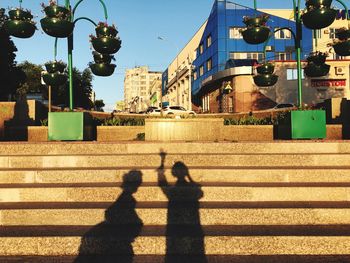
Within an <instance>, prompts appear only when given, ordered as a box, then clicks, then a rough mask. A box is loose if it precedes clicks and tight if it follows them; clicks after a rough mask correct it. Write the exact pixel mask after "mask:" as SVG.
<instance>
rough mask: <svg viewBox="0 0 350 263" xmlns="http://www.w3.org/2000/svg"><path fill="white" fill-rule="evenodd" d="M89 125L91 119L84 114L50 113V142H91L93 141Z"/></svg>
mask: <svg viewBox="0 0 350 263" xmlns="http://www.w3.org/2000/svg"><path fill="white" fill-rule="evenodd" d="M89 124H91V117H90V116H89V114H87V113H84V112H50V113H49V132H48V133H49V141H83V140H89V139H91V136H90V135H91V133H90V132H89V129H87V126H88V125H89ZM90 128H91V126H90Z"/></svg>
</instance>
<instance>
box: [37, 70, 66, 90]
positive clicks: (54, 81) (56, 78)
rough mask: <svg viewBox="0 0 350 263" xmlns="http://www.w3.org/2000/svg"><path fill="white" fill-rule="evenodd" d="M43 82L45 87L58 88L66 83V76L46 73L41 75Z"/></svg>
mask: <svg viewBox="0 0 350 263" xmlns="http://www.w3.org/2000/svg"><path fill="white" fill-rule="evenodd" d="M43 80H44V82H45V83H46V85H49V86H53V87H58V86H61V85H64V84H65V83H66V82H67V75H65V74H62V73H58V72H56V73H47V74H44V75H43Z"/></svg>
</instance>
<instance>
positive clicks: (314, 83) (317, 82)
mask: <svg viewBox="0 0 350 263" xmlns="http://www.w3.org/2000/svg"><path fill="white" fill-rule="evenodd" d="M311 87H313V88H318V87H346V79H313V80H311Z"/></svg>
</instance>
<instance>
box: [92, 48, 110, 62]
mask: <svg viewBox="0 0 350 263" xmlns="http://www.w3.org/2000/svg"><path fill="white" fill-rule="evenodd" d="M92 54H93V56H94V61H95V62H96V63H106V64H110V63H111V62H112V60H115V59H114V57H113V56H112V55H109V54H101V53H98V52H96V51H93V52H92Z"/></svg>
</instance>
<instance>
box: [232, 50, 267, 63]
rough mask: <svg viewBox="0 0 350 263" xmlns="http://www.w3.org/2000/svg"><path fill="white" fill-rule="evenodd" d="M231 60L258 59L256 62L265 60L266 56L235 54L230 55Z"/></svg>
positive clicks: (261, 54) (258, 53)
mask: <svg viewBox="0 0 350 263" xmlns="http://www.w3.org/2000/svg"><path fill="white" fill-rule="evenodd" d="M230 58H231V59H256V60H259V61H260V60H263V58H264V54H263V53H260V52H257V53H253V52H251V53H240V52H233V53H230Z"/></svg>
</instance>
